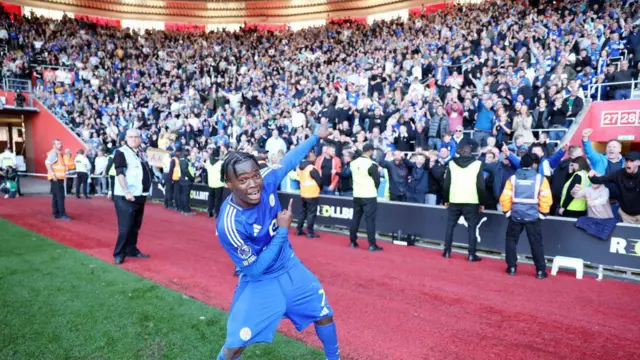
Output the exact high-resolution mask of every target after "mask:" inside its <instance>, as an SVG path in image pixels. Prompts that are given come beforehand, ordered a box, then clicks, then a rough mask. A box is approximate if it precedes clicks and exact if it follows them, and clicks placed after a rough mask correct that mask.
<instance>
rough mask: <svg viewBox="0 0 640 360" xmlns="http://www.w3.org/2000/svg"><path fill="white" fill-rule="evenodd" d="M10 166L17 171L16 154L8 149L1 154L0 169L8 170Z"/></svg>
mask: <svg viewBox="0 0 640 360" xmlns="http://www.w3.org/2000/svg"><path fill="white" fill-rule="evenodd" d="M9 166H11V167H12V168H14V169H15V167H16V153H14V152H13V151H11V148H10V147H8V146H7V147H6V148H5V149H4V152H3V153H2V154H0V168H2V169H6V168H8V167H9Z"/></svg>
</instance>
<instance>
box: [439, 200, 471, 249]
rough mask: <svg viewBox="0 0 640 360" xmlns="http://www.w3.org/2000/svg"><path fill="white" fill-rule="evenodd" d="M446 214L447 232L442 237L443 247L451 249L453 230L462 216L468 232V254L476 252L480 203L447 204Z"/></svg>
mask: <svg viewBox="0 0 640 360" xmlns="http://www.w3.org/2000/svg"><path fill="white" fill-rule="evenodd" d="M447 210H448V216H447V232H446V234H445V237H444V249H445V250H451V244H452V243H453V230H454V229H455V228H456V225H458V220H460V217H461V216H463V217H464V220H465V221H466V222H467V231H468V233H469V255H473V254H475V253H476V244H477V243H478V238H477V237H476V227H477V226H478V221H479V219H480V205H477V204H449V208H448V209H447Z"/></svg>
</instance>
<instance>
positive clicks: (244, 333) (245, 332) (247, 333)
mask: <svg viewBox="0 0 640 360" xmlns="http://www.w3.org/2000/svg"><path fill="white" fill-rule="evenodd" d="M240 339H242V340H243V341H249V339H251V329H249V328H248V327H245V328H242V330H240Z"/></svg>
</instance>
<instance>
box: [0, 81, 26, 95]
mask: <svg viewBox="0 0 640 360" xmlns="http://www.w3.org/2000/svg"><path fill="white" fill-rule="evenodd" d="M1 86H2V89H3V90H5V91H14V92H23V93H31V92H33V91H32V87H31V81H30V80H26V79H16V78H5V79H2V85H1Z"/></svg>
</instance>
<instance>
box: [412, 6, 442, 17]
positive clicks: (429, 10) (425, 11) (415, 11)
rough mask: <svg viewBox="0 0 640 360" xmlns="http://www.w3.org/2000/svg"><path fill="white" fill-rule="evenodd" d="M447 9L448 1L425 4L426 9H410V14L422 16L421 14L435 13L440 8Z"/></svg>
mask: <svg viewBox="0 0 640 360" xmlns="http://www.w3.org/2000/svg"><path fill="white" fill-rule="evenodd" d="M446 9H447V4H446V3H439V4H432V5H427V6H425V7H424V9H423V8H421V7H419V8H412V9H409V15H410V16H420V15H421V14H431V13H434V12H437V11H440V10H446Z"/></svg>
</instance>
